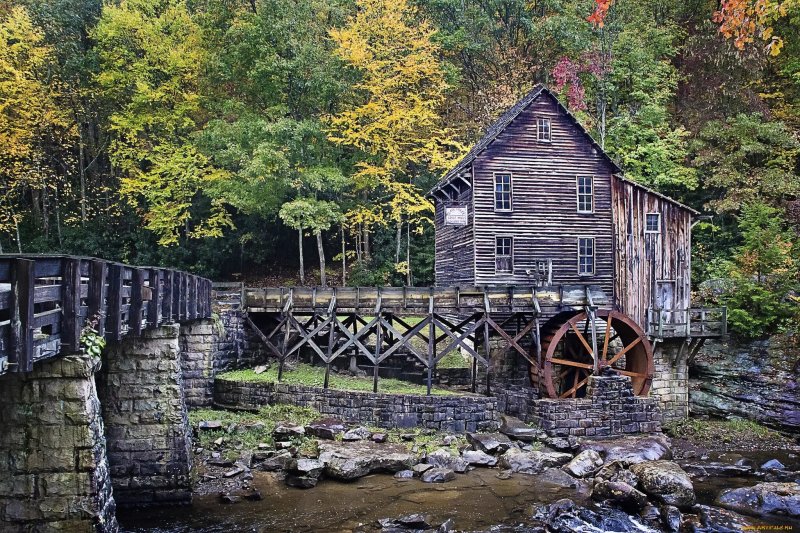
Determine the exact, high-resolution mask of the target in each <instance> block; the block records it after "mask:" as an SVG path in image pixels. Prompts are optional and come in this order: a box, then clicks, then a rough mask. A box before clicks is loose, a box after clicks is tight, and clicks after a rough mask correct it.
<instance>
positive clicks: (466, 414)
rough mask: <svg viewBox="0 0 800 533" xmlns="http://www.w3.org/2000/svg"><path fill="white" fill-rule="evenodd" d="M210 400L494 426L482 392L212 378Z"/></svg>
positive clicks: (405, 424)
mask: <svg viewBox="0 0 800 533" xmlns="http://www.w3.org/2000/svg"><path fill="white" fill-rule="evenodd" d="M214 402H215V403H216V404H217V405H219V406H221V407H229V408H238V409H257V408H259V407H261V406H264V405H270V404H274V403H285V404H291V405H297V406H301V407H312V408H314V409H316V410H317V411H319V412H320V413H322V414H323V415H329V416H335V417H338V418H341V419H344V420H351V421H354V422H359V423H363V424H372V425H376V426H379V427H386V428H392V427H401V428H410V427H426V428H431V429H436V430H439V431H451V432H463V431H494V430H496V429H497V427H498V411H497V399H496V398H493V397H483V396H419V395H411V394H372V393H365V392H349V391H341V390H333V389H327V390H326V389H322V388H318V387H307V386H302V385H287V384H285V383H253V382H240V381H233V380H222V379H217V380H216V381H215V383H214Z"/></svg>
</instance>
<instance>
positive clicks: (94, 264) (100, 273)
mask: <svg viewBox="0 0 800 533" xmlns="http://www.w3.org/2000/svg"><path fill="white" fill-rule="evenodd" d="M107 278H108V265H107V264H106V262H105V261H100V260H97V259H93V260H92V261H91V262H90V263H89V295H88V298H87V304H88V306H89V311H88V313H89V315H88V320H94V321H96V326H95V330H96V331H97V334H98V335H100V336H101V337H102V336H105V334H106V279H107Z"/></svg>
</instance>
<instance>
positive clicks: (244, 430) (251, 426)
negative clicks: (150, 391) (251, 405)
mask: <svg viewBox="0 0 800 533" xmlns="http://www.w3.org/2000/svg"><path fill="white" fill-rule="evenodd" d="M320 416H321V415H320V414H319V412H317V411H316V410H314V409H310V408H307V407H295V406H293V405H284V404H277V405H268V406H266V407H262V408H261V409H260V410H259V411H258V412H257V413H248V412H243V411H223V410H217V409H195V410H193V411H189V422H190V423H191V424H192V426H193V427H194V428H197V425H198V424H199V423H200V422H202V421H211V420H218V421H220V422H222V425H223V428H222V429H219V430H202V431H199V430H197V431H196V432H195V434H196V435H197V437H198V440H199V442H200V446H201V447H203V448H214V447H215V445H214V441H216V440H217V439H219V438H220V437H222V438H223V439H224V440H225V446H226V447H227V448H234V449H247V450H252V449H255V448H256V447H257V446H258V445H259V444H261V443H265V444H270V445H272V444H274V442H273V439H272V432H273V431H274V430H275V426H277V425H278V424H279V423H281V422H285V423H290V424H299V425H305V424H308V423H310V422H313V421H314V420H316V419H318V418H320ZM229 430H230V431H229ZM295 444H297V445H299V446H302V445H303V444H304V443H303V442H302V439H298V442H296V443H295Z"/></svg>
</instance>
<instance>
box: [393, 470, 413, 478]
mask: <svg viewBox="0 0 800 533" xmlns="http://www.w3.org/2000/svg"><path fill="white" fill-rule="evenodd" d="M394 477H395V479H412V478H413V477H414V471H413V470H400V471H399V472H395V474H394Z"/></svg>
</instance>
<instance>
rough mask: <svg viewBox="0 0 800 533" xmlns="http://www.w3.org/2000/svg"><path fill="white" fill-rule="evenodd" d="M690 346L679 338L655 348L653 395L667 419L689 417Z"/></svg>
mask: <svg viewBox="0 0 800 533" xmlns="http://www.w3.org/2000/svg"><path fill="white" fill-rule="evenodd" d="M688 348H689V347H688V346H687V345H686V342H685V341H684V340H682V339H676V340H666V341H664V342H659V343H658V344H656V346H655V349H654V353H653V363H654V366H655V372H654V373H653V383H652V385H651V386H650V396H651V397H653V398H656V399H658V401H659V404H660V405H661V411H662V412H663V413H664V421H665V422H668V421H672V420H681V419H684V418H686V417H687V416H689V368H688V363H687V361H688V357H689V349H688Z"/></svg>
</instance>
